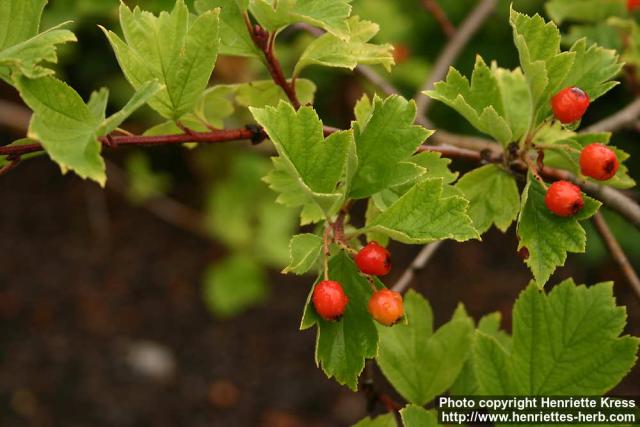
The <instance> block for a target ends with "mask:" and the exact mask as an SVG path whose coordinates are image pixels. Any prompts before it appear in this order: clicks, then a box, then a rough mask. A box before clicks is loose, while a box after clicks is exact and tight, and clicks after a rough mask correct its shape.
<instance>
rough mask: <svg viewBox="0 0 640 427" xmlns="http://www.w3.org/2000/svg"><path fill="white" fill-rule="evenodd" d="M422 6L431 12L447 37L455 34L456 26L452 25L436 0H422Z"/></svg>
mask: <svg viewBox="0 0 640 427" xmlns="http://www.w3.org/2000/svg"><path fill="white" fill-rule="evenodd" d="M422 6H423V7H424V8H425V9H427V10H428V11H429V13H431V15H432V16H433V18H434V19H435V20H436V22H437V23H438V25H440V28H441V29H442V32H443V33H444V34H445V35H446V36H447V37H453V36H454V35H455V34H456V27H454V26H453V24H452V23H451V21H450V20H449V18H448V17H447V14H446V13H445V12H444V10H443V9H442V7H441V6H440V4H439V3H438V2H437V0H422Z"/></svg>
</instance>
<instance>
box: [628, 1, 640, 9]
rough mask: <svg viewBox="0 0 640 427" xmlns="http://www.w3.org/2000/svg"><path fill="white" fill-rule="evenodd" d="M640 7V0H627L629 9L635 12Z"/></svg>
mask: <svg viewBox="0 0 640 427" xmlns="http://www.w3.org/2000/svg"><path fill="white" fill-rule="evenodd" d="M638 8H640V0H627V10H628V11H629V12H633V11H635V10H636V9H638Z"/></svg>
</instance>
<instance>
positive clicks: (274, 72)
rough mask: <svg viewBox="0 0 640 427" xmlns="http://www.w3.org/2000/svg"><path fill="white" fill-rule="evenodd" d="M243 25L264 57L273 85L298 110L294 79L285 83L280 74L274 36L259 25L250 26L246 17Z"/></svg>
mask: <svg viewBox="0 0 640 427" xmlns="http://www.w3.org/2000/svg"><path fill="white" fill-rule="evenodd" d="M245 24H246V26H247V30H248V31H249V34H250V35H251V39H252V40H253V43H254V44H255V45H256V47H257V48H258V49H260V50H261V51H262V53H263V55H264V59H265V61H266V62H265V65H266V67H267V70H268V71H269V74H271V79H272V80H273V81H274V83H275V84H277V85H278V86H280V87H281V88H282V90H283V91H284V93H285V94H286V95H287V98H289V101H291V105H293V107H294V108H295V109H296V110H297V109H298V108H300V101H299V100H298V95H297V94H296V81H295V79H291V81H290V82H288V81H287V79H286V77H285V76H284V73H283V72H282V66H281V65H280V61H279V60H278V57H277V56H276V54H275V43H276V34H275V33H269V32H268V31H266V30H265V29H264V28H262V27H261V26H259V25H257V24H256V25H251V21H250V20H249V18H248V17H247V16H245Z"/></svg>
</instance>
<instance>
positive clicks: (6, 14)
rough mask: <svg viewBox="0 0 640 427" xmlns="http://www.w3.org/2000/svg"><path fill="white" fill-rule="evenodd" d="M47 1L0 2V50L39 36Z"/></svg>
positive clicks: (10, 0)
mask: <svg viewBox="0 0 640 427" xmlns="http://www.w3.org/2000/svg"><path fill="white" fill-rule="evenodd" d="M46 4H47V0H3V1H2V2H0V50H3V49H6V48H7V47H9V46H14V45H16V44H18V43H20V42H23V41H25V40H27V39H30V38H31V37H33V36H35V35H36V34H38V29H39V28H40V18H41V16H42V10H43V9H44V6H45V5H46Z"/></svg>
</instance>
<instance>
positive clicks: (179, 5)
mask: <svg viewBox="0 0 640 427" xmlns="http://www.w3.org/2000/svg"><path fill="white" fill-rule="evenodd" d="M218 14H219V9H215V10H211V11H208V12H205V13H203V14H202V15H200V16H199V17H198V18H196V19H195V20H193V22H190V21H189V11H188V9H187V6H186V5H185V4H184V0H177V1H176V4H175V7H174V9H173V11H172V12H171V13H167V12H162V13H161V14H160V15H159V16H157V17H156V16H154V15H152V14H151V13H149V12H144V11H142V10H140V8H138V7H136V8H135V9H134V10H133V11H131V10H130V9H129V8H128V7H127V6H126V5H125V4H124V3H122V4H121V5H120V24H121V25H122V29H123V32H124V41H123V40H122V39H120V37H118V36H117V35H116V34H115V33H113V32H111V31H107V30H106V29H104V28H103V31H104V33H105V35H106V36H107V38H108V39H109V41H110V43H111V46H112V47H113V50H114V52H115V54H116V56H117V58H118V62H119V63H120V67H121V68H122V71H123V72H124V74H125V76H126V78H127V80H128V81H129V83H131V85H132V86H133V87H134V88H136V89H140V88H141V87H142V86H143V85H144V84H146V83H147V82H149V81H151V80H154V79H157V80H158V81H159V82H160V83H161V84H163V85H164V86H165V89H164V90H162V91H161V92H160V93H158V94H157V95H155V96H154V97H153V98H152V99H151V100H150V101H149V105H150V106H151V107H152V108H153V109H154V110H156V111H157V112H158V113H160V114H161V115H162V116H163V117H165V118H168V119H173V120H178V119H180V117H182V116H183V115H184V114H186V113H188V112H190V111H191V110H193V108H194V106H195V104H196V102H197V101H198V99H199V98H200V96H201V95H202V93H203V92H204V90H205V88H206V87H207V84H208V82H209V78H210V77H211V73H212V71H213V67H214V65H215V62H216V58H217V55H218V45H219V37H218V26H219V25H218V24H219V20H218Z"/></svg>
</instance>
